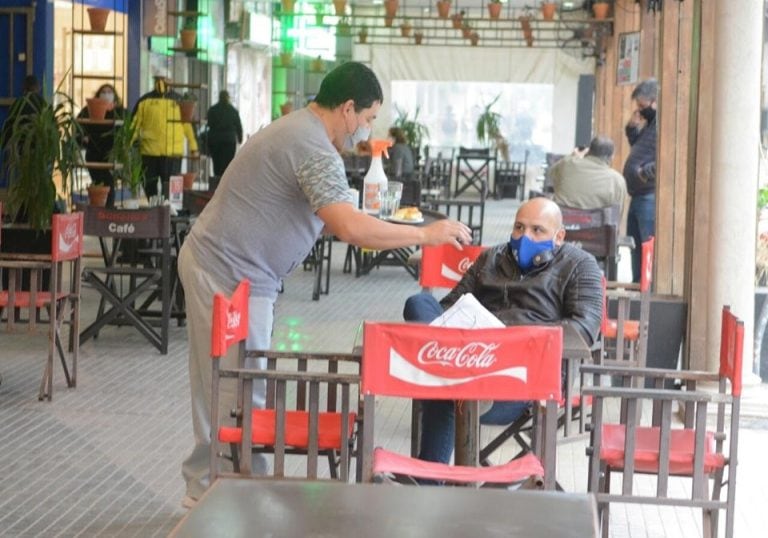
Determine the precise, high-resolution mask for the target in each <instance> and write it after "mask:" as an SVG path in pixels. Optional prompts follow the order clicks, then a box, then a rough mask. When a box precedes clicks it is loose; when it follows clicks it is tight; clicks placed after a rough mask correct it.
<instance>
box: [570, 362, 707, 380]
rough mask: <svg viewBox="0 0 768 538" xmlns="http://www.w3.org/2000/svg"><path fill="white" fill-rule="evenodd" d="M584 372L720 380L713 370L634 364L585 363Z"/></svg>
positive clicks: (582, 371)
mask: <svg viewBox="0 0 768 538" xmlns="http://www.w3.org/2000/svg"><path fill="white" fill-rule="evenodd" d="M580 370H581V373H582V374H598V375H623V376H631V377H659V378H663V379H681V380H683V381H719V380H720V376H719V375H718V374H715V373H712V372H702V371H698V370H668V369H666V368H636V367H632V366H599V365H593V364H585V365H583V366H582V367H581V369H580Z"/></svg>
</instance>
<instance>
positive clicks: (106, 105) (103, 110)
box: [85, 97, 112, 120]
mask: <svg viewBox="0 0 768 538" xmlns="http://www.w3.org/2000/svg"><path fill="white" fill-rule="evenodd" d="M85 102H86V103H87V104H88V118H90V119H92V120H103V119H104V118H105V117H106V115H107V111H108V110H111V109H112V103H110V102H109V101H106V100H104V99H99V98H98V97H89V98H88V99H86V100H85Z"/></svg>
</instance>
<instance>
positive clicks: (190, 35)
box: [181, 29, 197, 49]
mask: <svg viewBox="0 0 768 538" xmlns="http://www.w3.org/2000/svg"><path fill="white" fill-rule="evenodd" d="M195 41H197V30H187V29H184V30H182V31H181V48H182V49H194V48H195Z"/></svg>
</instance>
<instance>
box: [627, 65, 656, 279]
mask: <svg viewBox="0 0 768 538" xmlns="http://www.w3.org/2000/svg"><path fill="white" fill-rule="evenodd" d="M658 91H659V90H658V84H657V82H656V79H652V78H651V79H648V80H644V81H643V82H641V83H640V84H638V85H637V87H636V88H635V89H634V91H633V92H632V99H633V101H634V103H635V107H636V108H635V110H634V111H633V112H632V117H631V118H630V120H629V123H627V125H626V127H625V132H626V135H627V140H628V141H629V144H630V150H629V155H628V156H627V160H626V162H625V163H624V179H625V180H626V182H627V192H629V195H630V196H631V200H630V202H629V211H628V212H627V235H630V236H631V237H633V238H634V239H635V248H634V249H632V281H633V282H640V263H641V258H642V249H641V248H640V245H642V244H643V241H645V240H646V239H648V238H649V237H650V236H652V235H654V234H655V232H656V96H657V94H658Z"/></svg>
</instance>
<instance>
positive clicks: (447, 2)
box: [437, 0, 451, 19]
mask: <svg viewBox="0 0 768 538" xmlns="http://www.w3.org/2000/svg"><path fill="white" fill-rule="evenodd" d="M450 12H451V0H438V1H437V16H438V17H440V18H441V19H447V18H448V15H449V14H450Z"/></svg>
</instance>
